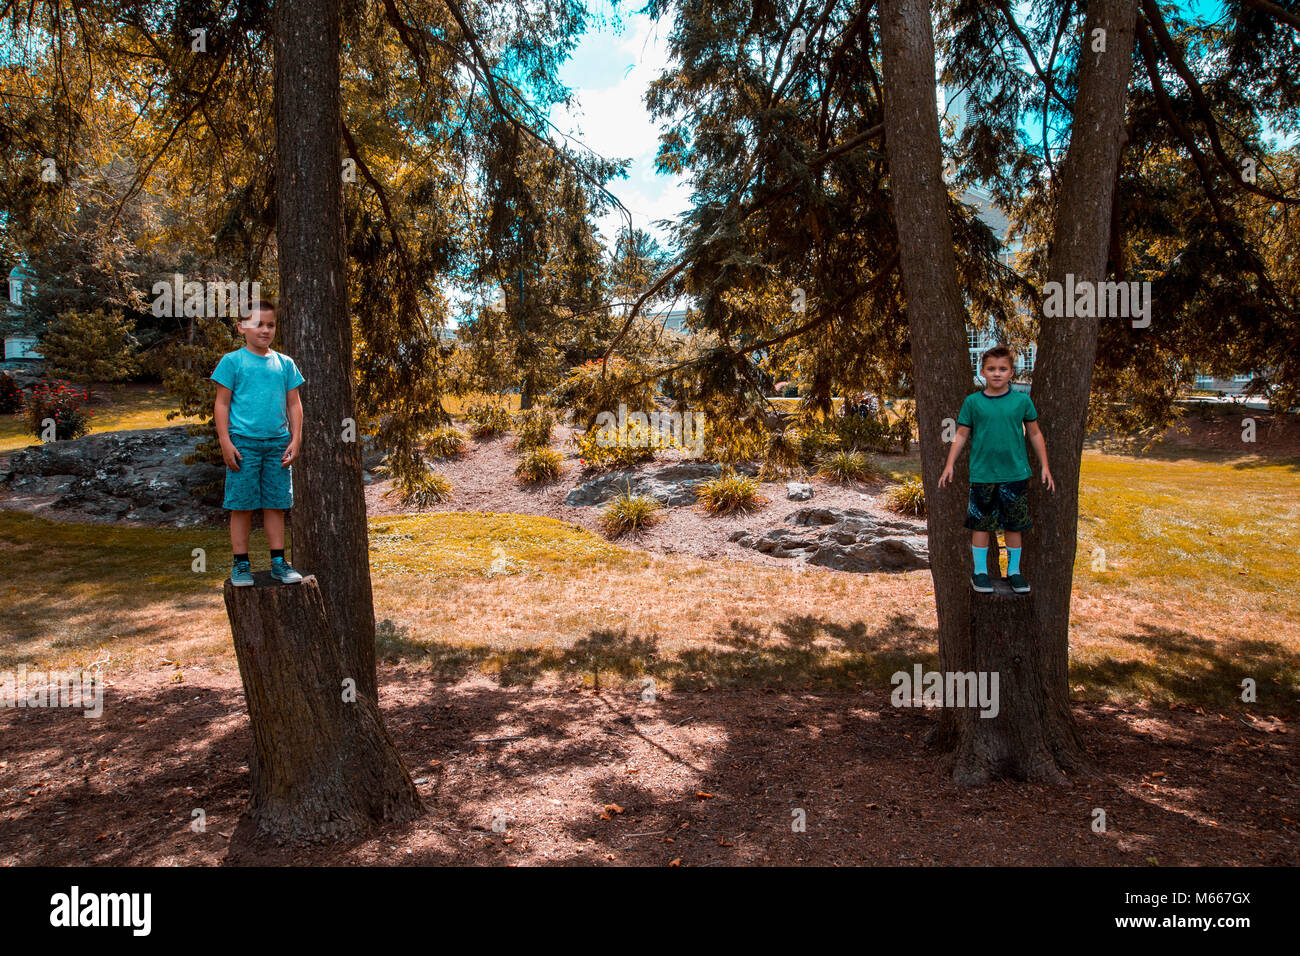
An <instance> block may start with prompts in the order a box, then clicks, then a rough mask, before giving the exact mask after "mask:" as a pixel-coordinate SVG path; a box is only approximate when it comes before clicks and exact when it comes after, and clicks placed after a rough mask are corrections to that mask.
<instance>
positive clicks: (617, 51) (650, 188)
mask: <svg viewBox="0 0 1300 956" xmlns="http://www.w3.org/2000/svg"><path fill="white" fill-rule="evenodd" d="M622 20H623V22H622V24H621V26H620V27H618V28H616V27H614V26H612V25H608V26H605V27H603V28H600V29H597V30H594V31H593V32H590V33H587V34H586V35H585V36H584V37H583V38H582V40H581V41H580V43H579V44H578V47H577V49H576V50H574V52H573V55H572V56H571V57H570V59H569V61H568V62H567V63H566V64H565V65H564V68H563V69H562V70H561V71H560V78H561V80H562V81H563V82H564V83H565V84H566V85H567V86H569V87H570V88H572V89H573V90H574V91H575V93H576V97H575V99H576V104H575V108H574V109H573V110H569V111H557V112H556V113H554V114H553V115H552V116H551V121H552V122H553V123H555V125H556V126H557V127H559V129H561V130H562V131H563V132H564V133H566V134H568V135H571V136H574V137H575V138H576V139H577V140H578V141H579V142H581V143H582V144H583V145H585V146H587V147H588V148H589V149H591V150H593V151H594V152H596V153H599V154H600V155H601V156H604V157H605V158H607V159H630V160H632V165H631V167H630V168H629V169H628V178H627V179H622V180H614V181H613V182H611V183H610V184H609V190H610V192H612V193H613V194H614V195H615V196H617V197H618V198H619V199H620V200H621V201H622V202H623V205H625V206H626V207H627V208H628V211H629V212H630V213H631V214H632V224H633V225H634V226H636V227H637V228H639V229H645V230H646V231H648V232H650V233H651V234H652V235H654V236H655V237H656V238H658V239H659V241H660V242H661V243H662V244H667V243H666V240H667V238H668V236H667V233H666V232H665V231H664V230H662V229H656V228H654V226H653V223H654V222H655V221H656V220H663V219H674V220H675V219H677V218H679V217H680V216H681V214H682V213H684V212H685V211H686V210H687V209H688V208H689V207H690V204H691V203H690V184H689V182H688V181H687V178H686V177H685V176H671V175H664V174H661V173H658V172H656V171H655V168H654V157H655V152H656V150H657V149H658V148H659V127H658V125H657V124H656V123H655V121H654V120H653V119H651V117H650V113H649V111H648V110H647V109H646V105H645V93H646V89H647V88H648V87H649V85H650V82H651V81H652V80H654V79H656V78H657V77H658V76H659V74H660V73H661V72H663V70H664V68H665V67H666V66H667V65H668V43H667V38H668V31H669V30H670V28H671V23H670V22H668V21H662V22H660V23H659V24H657V25H656V24H655V23H654V22H653V21H652V20H651V19H650V18H649V17H647V16H644V15H641V14H636V13H631V12H626V11H625V12H624V14H623V16H622ZM621 222H622V215H621V213H619V212H618V211H615V212H612V213H610V214H609V215H607V216H605V217H603V218H602V219H601V220H600V229H601V232H602V233H603V234H604V236H605V238H606V240H607V241H609V242H611V243H612V242H613V240H614V237H615V236H616V235H617V234H618V230H619V226H620V223H621Z"/></svg>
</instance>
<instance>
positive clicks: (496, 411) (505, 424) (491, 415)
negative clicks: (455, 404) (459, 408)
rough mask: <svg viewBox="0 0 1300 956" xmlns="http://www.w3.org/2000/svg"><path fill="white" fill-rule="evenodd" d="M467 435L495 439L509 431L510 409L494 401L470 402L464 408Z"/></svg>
mask: <svg viewBox="0 0 1300 956" xmlns="http://www.w3.org/2000/svg"><path fill="white" fill-rule="evenodd" d="M465 416H466V417H467V418H468V419H469V421H470V429H469V433H470V434H471V435H473V436H474V437H475V438H480V439H483V438H495V437H496V436H497V435H504V434H505V433H506V432H508V431H510V409H508V408H506V406H505V405H504V404H503V403H502V402H500V401H495V400H487V401H482V402H471V403H470V404H469V405H468V406H466V408H465Z"/></svg>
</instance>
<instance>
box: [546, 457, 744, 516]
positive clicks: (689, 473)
mask: <svg viewBox="0 0 1300 956" xmlns="http://www.w3.org/2000/svg"><path fill="white" fill-rule="evenodd" d="M721 473H722V468H721V466H719V465H711V464H708V463H706V462H697V461H687V462H681V463H678V464H673V465H668V466H666V467H664V468H660V469H658V470H656V471H653V472H647V473H645V474H639V473H637V472H634V471H614V472H610V473H609V474H607V475H600V476H599V477H597V478H593V479H592V480H591V481H587V482H584V483H582V484H581V485H578V487H576V488H574V489H572V490H571V491H570V492H569V493H568V494H567V495H565V497H564V503H565V504H566V505H569V506H571V507H588V506H591V505H600V504H604V503H605V502H607V501H610V500H611V499H613V498H616V497H618V496H619V495H621V494H622V493H623V492H624V491H628V490H630V491H631V492H632V494H634V495H649V496H650V497H651V498H654V499H655V500H656V501H658V502H659V503H660V504H664V505H667V506H669V507H674V508H675V507H681V506H683V505H693V504H695V502H696V501H697V500H699V499H698V497H697V496H696V494H695V489H696V487H697V486H698V485H699V484H700V483H701V482H703V481H707V480H708V479H709V478H716V477H717V476H718V475H720V474H721Z"/></svg>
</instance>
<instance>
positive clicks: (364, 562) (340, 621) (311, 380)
mask: <svg viewBox="0 0 1300 956" xmlns="http://www.w3.org/2000/svg"><path fill="white" fill-rule="evenodd" d="M274 20H275V52H276V70H275V125H276V164H277V165H276V185H277V190H276V193H277V195H276V217H277V221H276V240H277V243H278V248H279V269H280V295H281V299H282V302H281V309H280V315H281V321H282V322H283V325H284V328H283V329H282V335H283V341H284V343H285V347H286V351H287V352H288V354H289V355H290V356H292V357H293V358H294V360H295V361H297V363H298V365H299V367H300V368H301V369H302V373H303V376H304V377H305V378H306V380H307V381H306V384H305V385H304V386H303V388H302V395H303V402H302V404H303V440H302V451H301V457H300V458H299V460H298V463H297V464H296V465H295V466H294V491H295V498H296V501H297V503H298V506H297V508H296V509H295V511H294V522H293V532H294V534H293V557H294V560H295V561H296V562H297V563H298V564H299V565H300V566H302V567H304V568H307V569H310V570H311V572H312V573H313V574H315V575H316V576H317V578H319V579H320V582H321V587H322V591H323V594H324V598H325V609H326V612H327V616H328V620H329V623H330V625H331V626H332V628H333V632H334V635H335V637H336V639H337V640H338V642H339V646H340V648H341V650H342V654H343V661H344V664H345V666H346V668H347V673H348V676H351V677H354V678H355V679H356V682H357V686H358V687H359V688H360V689H361V690H362V691H364V692H365V694H366V696H367V697H369V698H371V699H372V700H374V699H377V697H378V688H377V686H376V683H377V681H376V675H375V613H374V603H373V599H372V595H371V590H370V556H369V544H368V537H367V531H366V502H365V492H364V484H363V482H362V478H361V445H360V443H359V441H358V440H357V439H356V436H355V434H354V433H355V425H354V426H353V429H352V432H349V431H347V422H349V421H351V422H355V421H356V404H355V400H354V395H353V388H352V324H351V322H350V321H349V319H348V302H347V261H346V247H345V243H344V226H343V194H342V162H343V159H342V151H341V145H340V135H341V134H340V126H339V2H338V0H295V2H294V3H292V4H290V3H277V4H276V5H275V12H274ZM349 439H351V440H349Z"/></svg>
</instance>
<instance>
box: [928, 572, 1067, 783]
mask: <svg viewBox="0 0 1300 956" xmlns="http://www.w3.org/2000/svg"><path fill="white" fill-rule="evenodd" d="M994 588H995V590H994V592H993V593H992V594H972V595H971V614H970V631H971V642H972V644H973V646H974V651H975V656H974V668H973V670H974V672H975V674H977V675H985V676H986V678H987V679H988V680H989V682H990V683H989V687H990V688H991V689H993V688H994V685H992V683H991V682H992V679H993V677H992V675H997V681H998V683H997V685H996V688H995V692H994V693H993V700H994V701H995V702H996V707H993V708H988V709H987V711H982V710H980V709H978V708H976V707H973V706H971V705H970V702H969V701H968V702H967V705H966V706H964V707H956V708H952V707H949V708H945V709H947V710H952V712H953V713H954V714H955V715H956V719H957V721H958V723H959V726H960V732H959V734H958V740H959V743H958V746H957V752H956V754H955V755H954V759H953V773H952V776H953V780H954V781H955V782H956V783H958V784H963V785H967V786H969V785H978V784H984V783H988V782H990V781H992V780H1005V779H1009V780H1031V781H1035V782H1039V783H1064V782H1065V777H1064V776H1063V775H1062V774H1061V772H1060V771H1059V770H1058V769H1057V767H1056V762H1055V760H1054V759H1053V756H1052V751H1051V749H1050V747H1049V746H1048V742H1047V734H1046V732H1045V730H1044V728H1045V722H1044V719H1043V712H1044V708H1045V706H1046V696H1045V694H1044V692H1043V687H1042V683H1041V678H1040V669H1039V667H1040V666H1039V660H1038V656H1039V654H1038V646H1039V640H1040V629H1039V626H1038V615H1037V612H1036V610H1035V605H1034V600H1033V597H1032V596H1031V595H1029V594H1016V593H1015V592H1014V591H1012V590H1011V587H1010V585H1008V584H1007V583H1006V582H1005V581H1003V580H997V581H995V582H994ZM949 703H951V702H949Z"/></svg>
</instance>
